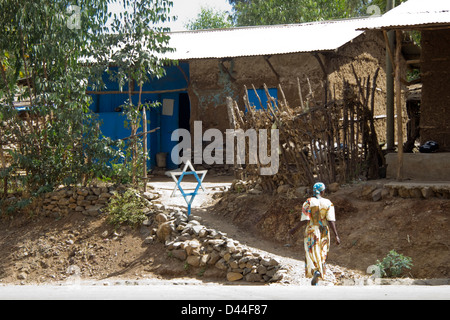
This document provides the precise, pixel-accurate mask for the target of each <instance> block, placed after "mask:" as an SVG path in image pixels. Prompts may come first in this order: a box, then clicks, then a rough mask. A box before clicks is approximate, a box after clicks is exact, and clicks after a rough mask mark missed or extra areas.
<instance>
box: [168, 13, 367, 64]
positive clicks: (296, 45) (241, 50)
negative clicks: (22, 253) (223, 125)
mask: <svg viewBox="0 0 450 320" xmlns="http://www.w3.org/2000/svg"><path fill="white" fill-rule="evenodd" d="M372 19H374V18H359V19H345V20H332V21H320V22H311V23H302V24H289V25H275V26H259V27H242V28H229V29H214V30H199V31H183V32H173V33H170V37H171V39H170V44H169V45H170V46H171V47H172V48H176V51H175V52H174V53H169V54H165V57H167V58H170V59H178V60H189V59H205V58H227V57H243V56H258V55H274V54H286V53H296V52H320V51H333V50H336V49H338V48H340V47H341V46H343V45H344V44H346V43H348V42H349V41H351V40H353V39H355V38H356V37H357V36H359V35H360V34H362V33H363V31H361V30H357V29H358V28H360V27H362V26H365V25H367V24H368V21H370V20H372Z"/></svg>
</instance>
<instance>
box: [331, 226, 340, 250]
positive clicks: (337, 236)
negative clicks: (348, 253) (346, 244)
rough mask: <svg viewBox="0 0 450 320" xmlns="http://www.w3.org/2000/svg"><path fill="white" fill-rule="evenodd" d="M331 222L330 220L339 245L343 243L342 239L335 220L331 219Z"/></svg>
mask: <svg viewBox="0 0 450 320" xmlns="http://www.w3.org/2000/svg"><path fill="white" fill-rule="evenodd" d="M329 222H330V226H331V230H333V232H334V235H335V237H336V243H337V244H338V245H339V244H341V239H340V238H339V235H338V233H337V230H336V223H335V222H334V221H329Z"/></svg>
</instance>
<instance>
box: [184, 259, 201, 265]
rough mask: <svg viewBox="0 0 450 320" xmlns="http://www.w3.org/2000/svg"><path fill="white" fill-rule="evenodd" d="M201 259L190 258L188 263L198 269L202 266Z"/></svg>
mask: <svg viewBox="0 0 450 320" xmlns="http://www.w3.org/2000/svg"><path fill="white" fill-rule="evenodd" d="M200 259H201V257H200V256H188V257H187V259H186V262H187V264H189V265H191V266H193V267H198V266H199V265H200Z"/></svg>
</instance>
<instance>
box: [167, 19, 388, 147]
mask: <svg viewBox="0 0 450 320" xmlns="http://www.w3.org/2000/svg"><path fill="white" fill-rule="evenodd" d="M372 20H373V18H363V19H345V20H334V21H321V22H311V23H303V24H293V25H275V26H261V27H243V28H231V29H220V30H200V31H189V32H174V33H172V34H171V46H172V47H174V48H176V49H177V50H176V52H175V53H173V54H172V56H171V58H173V59H177V60H179V61H188V63H189V83H188V94H189V99H190V107H191V112H190V121H191V124H192V123H193V121H199V120H200V121H202V123H203V129H204V130H206V129H209V128H218V129H220V130H223V131H224V130H225V129H227V128H229V119H228V115H227V108H226V98H227V97H231V98H232V99H233V100H235V101H238V103H239V107H240V108H241V110H245V106H244V103H243V97H244V96H245V95H246V94H248V96H249V99H250V100H252V99H253V101H250V102H251V103H252V102H253V103H254V104H255V105H259V103H258V101H257V98H256V96H255V95H254V94H253V92H254V90H253V86H254V87H255V89H256V90H257V91H258V92H261V93H262V94H261V95H260V96H261V97H263V98H264V97H265V94H264V91H263V85H264V84H265V85H267V87H268V88H269V92H270V94H271V95H272V96H273V97H274V98H280V97H281V95H280V92H279V89H278V88H279V85H280V86H281V87H282V88H283V93H284V96H285V98H286V100H287V101H289V103H290V105H292V106H298V105H300V104H301V103H302V102H301V101H300V96H302V97H303V99H304V100H306V98H307V97H311V96H313V97H314V100H315V101H316V102H318V103H327V101H330V100H332V99H336V100H338V99H342V96H343V83H344V80H346V81H348V82H349V83H350V84H352V85H355V86H356V80H355V76H354V74H355V72H356V74H357V76H358V77H359V78H361V79H367V78H368V77H373V75H374V74H375V72H376V70H377V69H379V76H378V83H377V90H376V97H375V111H374V115H375V119H376V122H377V123H376V127H377V128H378V129H377V130H378V136H379V138H380V142H384V140H385V130H384V128H385V117H386V115H385V114H386V112H385V101H386V92H385V88H386V86H385V79H386V73H385V59H384V58H385V56H386V47H385V46H384V38H383V33H382V32H381V31H377V30H376V31H360V30H357V29H358V28H361V27H363V26H365V25H367V24H368V23H369V22H370V21H372ZM299 87H300V88H301V94H300V93H299ZM246 88H247V90H248V91H247V92H246ZM263 104H264V101H263Z"/></svg>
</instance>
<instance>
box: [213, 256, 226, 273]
mask: <svg viewBox="0 0 450 320" xmlns="http://www.w3.org/2000/svg"><path fill="white" fill-rule="evenodd" d="M215 266H216V268H217V269H220V270H227V269H228V266H227V263H226V261H225V259H223V258H222V259H220V260H219V261H217V262H216V264H215Z"/></svg>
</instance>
